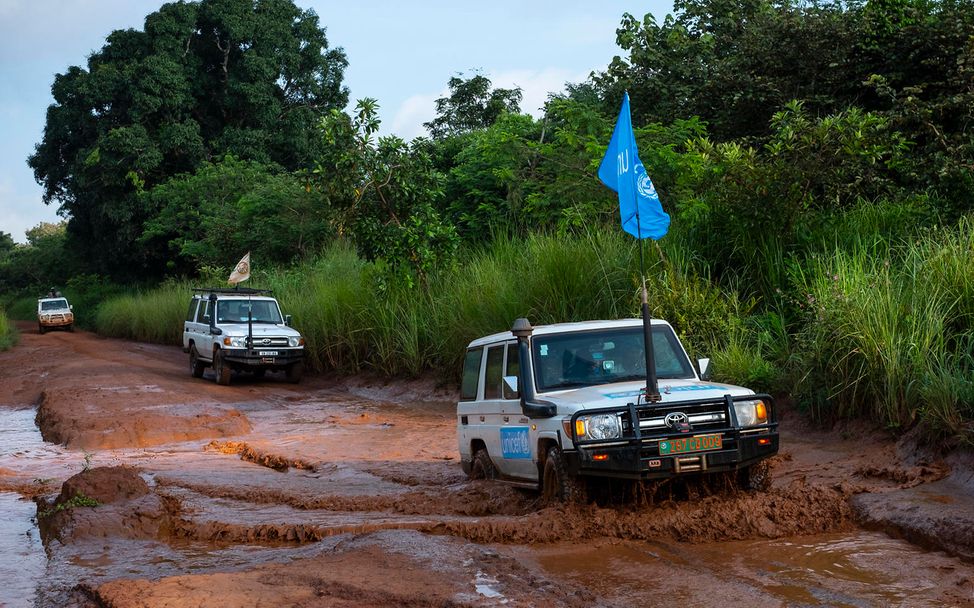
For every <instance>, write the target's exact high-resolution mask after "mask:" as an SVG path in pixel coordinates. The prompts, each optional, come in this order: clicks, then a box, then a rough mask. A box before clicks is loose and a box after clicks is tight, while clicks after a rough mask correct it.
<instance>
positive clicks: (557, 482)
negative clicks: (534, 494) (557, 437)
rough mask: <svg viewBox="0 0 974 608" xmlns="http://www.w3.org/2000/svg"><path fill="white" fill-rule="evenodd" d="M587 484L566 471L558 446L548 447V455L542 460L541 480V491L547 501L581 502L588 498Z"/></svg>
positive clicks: (562, 455)
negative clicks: (542, 473) (542, 472)
mask: <svg viewBox="0 0 974 608" xmlns="http://www.w3.org/2000/svg"><path fill="white" fill-rule="evenodd" d="M587 489H588V488H587V484H586V483H585V480H584V479H580V478H579V477H576V476H575V475H572V474H571V473H569V472H568V467H567V466H565V456H564V454H562V452H561V450H560V449H558V446H554V445H553V446H551V447H550V448H548V455H547V457H546V458H545V462H544V475H543V477H542V480H541V491H542V495H543V496H544V499H545V500H546V501H548V502H566V503H569V504H582V503H584V502H586V501H587V499H588V492H587Z"/></svg>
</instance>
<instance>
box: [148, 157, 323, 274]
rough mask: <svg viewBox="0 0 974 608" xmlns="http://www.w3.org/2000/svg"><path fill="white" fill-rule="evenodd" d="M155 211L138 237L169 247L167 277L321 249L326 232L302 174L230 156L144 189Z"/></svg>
mask: <svg viewBox="0 0 974 608" xmlns="http://www.w3.org/2000/svg"><path fill="white" fill-rule="evenodd" d="M141 198H142V199H143V200H144V201H145V202H146V206H147V207H149V208H152V209H158V210H159V211H158V213H157V214H156V215H155V216H154V217H152V218H151V219H150V220H148V221H147V222H146V225H145V231H144V232H143V233H142V235H141V236H140V237H139V243H140V244H143V245H146V246H147V247H149V248H152V249H153V250H156V251H167V250H168V255H167V256H166V257H165V258H163V259H162V260H160V262H164V264H165V268H166V270H167V271H168V272H167V274H170V275H179V274H182V275H187V274H195V273H196V272H197V270H198V269H199V268H201V267H204V266H214V265H225V264H229V263H232V262H236V260H238V259H239V258H240V256H241V255H242V254H243V252H246V251H250V252H251V253H252V258H251V259H253V260H260V261H261V262H263V263H278V264H280V263H287V262H290V261H292V260H293V259H295V258H302V257H306V256H308V255H310V254H311V253H312V252H314V251H317V250H318V249H319V248H320V247H321V246H322V244H323V243H324V242H325V241H326V239H327V238H328V237H330V236H331V234H332V232H331V228H330V227H329V219H330V214H329V210H328V208H327V207H325V206H324V205H323V204H322V202H321V200H320V199H319V197H318V195H317V193H314V192H312V191H311V188H310V187H309V186H308V184H307V181H306V180H304V179H301V178H300V177H299V176H296V175H293V174H289V173H284V172H281V171H279V170H278V171H275V170H273V169H272V168H271V167H269V166H267V165H263V164H261V163H257V162H254V161H241V160H238V159H236V158H234V157H232V156H227V157H226V158H224V159H223V160H222V161H221V162H219V163H205V164H204V165H202V166H201V167H200V168H199V169H198V170H197V171H196V173H193V174H186V175H179V176H176V177H174V178H172V179H170V180H169V181H167V182H165V183H163V184H160V185H158V186H156V187H155V188H153V189H152V190H150V191H149V192H146V193H144V194H142V195H141Z"/></svg>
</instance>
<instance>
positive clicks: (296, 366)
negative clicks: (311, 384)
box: [284, 361, 304, 384]
mask: <svg viewBox="0 0 974 608" xmlns="http://www.w3.org/2000/svg"><path fill="white" fill-rule="evenodd" d="M284 375H285V376H286V377H287V381H288V382H290V383H291V384H297V383H298V382H301V376H303V375H304V363H303V362H301V361H298V362H297V363H292V364H291V365H289V366H287V371H285V372H284Z"/></svg>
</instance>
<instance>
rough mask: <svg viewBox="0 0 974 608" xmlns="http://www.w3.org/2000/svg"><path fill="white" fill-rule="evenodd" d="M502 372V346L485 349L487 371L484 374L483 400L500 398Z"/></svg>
mask: <svg viewBox="0 0 974 608" xmlns="http://www.w3.org/2000/svg"><path fill="white" fill-rule="evenodd" d="M503 371H504V345H503V344H500V345H498V346H491V347H490V348H488V349H487V370H486V371H485V372H484V399H500V398H501V382H502V380H501V375H502V372H503Z"/></svg>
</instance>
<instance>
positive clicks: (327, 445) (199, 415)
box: [0, 330, 974, 606]
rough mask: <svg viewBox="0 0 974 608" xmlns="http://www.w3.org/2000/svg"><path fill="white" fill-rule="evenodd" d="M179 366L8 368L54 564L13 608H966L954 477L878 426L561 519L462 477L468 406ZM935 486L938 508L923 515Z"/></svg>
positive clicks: (42, 361)
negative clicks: (462, 423)
mask: <svg viewBox="0 0 974 608" xmlns="http://www.w3.org/2000/svg"><path fill="white" fill-rule="evenodd" d="M55 353H57V356H55ZM183 359H184V356H183V354H182V353H181V352H179V351H178V349H168V348H165V347H157V346H146V345H138V344H131V343H127V342H118V341H110V340H104V339H101V338H97V337H95V336H92V335H90V334H85V333H81V332H79V333H76V334H66V333H65V334H47V335H45V336H39V335H34V334H31V333H30V332H29V331H26V330H25V333H24V334H23V336H22V343H21V345H20V346H18V347H17V348H15V349H14V350H12V351H9V352H7V353H3V354H2V355H0V364H2V365H0V369H2V371H0V391H2V393H3V394H5V395H9V396H10V397H8V401H9V402H8V403H5V404H4V407H3V408H2V410H0V412H3V413H0V415H7V416H10V418H5V420H7V419H10V420H13V419H18V420H20V419H22V418H27V419H30V415H31V414H32V413H34V415H35V416H36V420H37V422H38V423H39V424H40V427H41V428H40V430H37V429H35V430H34V433H36V435H30V433H28V432H27V431H24V432H23V433H21V436H20V437H19V438H17V437H13V436H11V438H10V439H11V442H8V443H6V444H3V446H2V447H3V451H2V456H0V458H2V460H3V462H0V489H3V490H5V491H7V492H11V493H16V494H18V495H21V496H32V497H33V496H36V497H37V500H38V504H39V506H38V509H39V511H40V512H41V513H42V515H43V517H41V520H42V522H43V525H42V526H41V528H43V529H44V533H45V537H46V549H47V553H46V555H45V557H44V572H43V574H41V575H39V576H38V579H37V581H36V585H35V587H34V595H33V597H30V598H20V597H11V598H6V597H4V598H3V601H6V602H7V603H8V604H10V605H12V606H13V605H20V604H18V603H17V602H25V603H23V605H32V604H33V603H36V604H37V605H40V606H55V605H57V606H60V605H71V604H74V605H78V606H85V605H104V606H144V605H150V606H151V605H162V604H163V603H164V602H170V605H180V603H183V604H187V605H214V606H216V605H220V606H232V605H253V604H254V603H255V602H256V601H257V600H258V599H259V600H261V601H265V602H267V603H272V604H273V603H276V604H283V605H318V606H344V605H364V604H365V605H379V606H386V605H388V606H393V605H395V606H399V605H407V606H434V605H436V606H442V605H501V604H503V605H515V606H529V605H552V606H559V605H561V606H590V605H607V606H614V605H631V603H632V602H634V601H648V600H649V599H650V598H659V597H660V594H663V595H664V596H665V597H668V598H673V599H684V600H705V599H707V598H712V597H714V596H715V595H719V596H721V597H726V598H730V599H728V600H727V601H728V602H730V603H728V604H727V605H748V606H755V605H757V606H761V605H767V606H780V605H788V604H801V605H829V606H832V605H930V606H935V605H968V604H972V603H974V570H972V567H971V564H970V562H967V561H964V560H963V559H959V558H958V557H957V556H958V555H961V556H963V555H964V553H963V550H965V549H963V547H965V546H968V547H969V545H967V543H966V541H964V540H963V539H964V535H963V533H958V532H957V530H958V527H960V528H961V529H963V528H965V527H966V526H968V525H970V524H969V523H965V522H964V521H963V518H962V517H957V516H952V515H950V510H949V509H944V508H942V507H943V505H944V504H946V503H945V500H949V501H951V502H950V504H951V505H954V506H955V507H956V511H957V512H962V511H963V510H964V509H965V508H966V507H965V505H967V504H969V503H967V502H966V501H968V500H970V498H969V494H968V491H969V483H967V482H965V480H964V477H963V475H964V473H965V471H964V467H963V466H962V463H961V465H958V464H956V463H954V462H952V461H950V460H948V461H944V462H940V461H936V460H931V459H929V458H926V459H925V457H921V456H919V455H917V454H916V453H911V452H910V450H909V449H907V448H906V447H905V446H904V445H900V446H897V445H896V444H895V443H891V442H890V441H889V440H888V439H887V438H885V437H884V436H882V435H881V434H880V433H875V432H872V431H869V430H868V429H852V430H853V431H854V432H850V429H845V430H844V432H843V431H837V432H833V433H822V432H819V431H816V430H814V429H811V428H807V427H805V426H803V425H802V423H801V421H800V419H798V418H797V416H794V415H788V416H786V418H785V420H784V421H783V425H782V429H783V430H782V434H783V440H782V445H783V449H782V454H781V456H780V457H779V458H778V459H777V460H776V463H775V468H776V481H775V484H774V487H773V488H772V490H771V491H770V492H768V493H766V494H748V493H740V492H722V491H720V490H719V489H716V490H714V491H712V492H704V491H699V492H698V491H693V490H690V491H688V490H686V489H676V490H674V491H672V492H670V493H669V494H667V493H665V492H664V493H657V494H656V495H654V497H652V500H647V499H646V497H642V499H639V498H633V499H629V500H620V501H615V502H612V501H610V502H609V503H608V504H602V505H589V506H587V507H584V508H568V507H550V506H545V505H541V504H539V502H538V499H537V496H536V495H535V494H532V493H530V492H523V491H519V490H514V489H511V488H508V487H506V486H501V485H498V484H491V483H484V482H469V481H467V480H466V479H465V477H464V476H463V475H462V473H461V472H460V470H459V466H458V465H457V462H456V448H455V438H454V437H455V436H454V421H453V414H452V408H453V405H452V404H451V403H450V402H449V401H448V400H447V399H448V396H446V395H443V394H442V393H440V392H437V391H436V390H435V388H434V387H431V386H428V385H423V384H412V385H409V386H406V385H404V384H392V385H388V384H387V385H376V384H375V383H371V382H368V381H358V382H343V383H336V382H331V381H329V380H327V379H324V378H311V379H310V382H306V383H304V384H302V385H299V386H293V385H288V384H284V383H283V382H282V381H279V380H277V379H275V378H271V377H268V379H266V380H263V381H259V382H258V381H255V380H248V379H241V382H239V383H236V384H235V385H233V386H231V387H217V386H216V385H215V384H213V383H212V382H211V381H207V380H206V379H204V380H196V379H192V378H191V377H190V375H189V373H188V371H187V370H186V369H184V368H185V367H186V366H185V361H184V360H183ZM25 408H28V409H25ZM29 408H37V409H36V410H32V409H29ZM17 416H19V417H20V418H17ZM18 424H23V421H21V422H20V423H18ZM44 439H58V440H59V441H61V442H63V443H65V444H66V446H62V447H59V446H57V445H53V444H52V443H51V442H46V441H44ZM17 442H19V444H18V443H17ZM28 444H29V445H28ZM82 469H87V470H86V471H83V472H82ZM968 471H969V470H968ZM72 477H74V479H73V481H72V482H71V483H69V484H67V485H65V484H64V482H65V481H66V480H67V479H69V478H72ZM88 477H91V478H92V479H86V478H88ZM98 479H100V481H98ZM938 484H939V485H938ZM948 484H949V487H948ZM133 488H135V489H133ZM942 488H947V489H942ZM921 492H928V494H929V497H930V500H931V503H930V504H931V505H932V508H930V509H925V508H924V507H923V506H922V505H921V506H916V505H917V502H916V500H920V499H916V496H917V495H919V493H921ZM89 493H90V494H95V495H97V497H95V496H89V495H88V494H89ZM79 495H83V496H85V497H86V498H88V499H90V500H91V501H93V502H95V503H97V505H98V506H87V505H89V504H92V503H91V502H87V503H86V501H84V500H81V499H79V498H77V497H78V496H79ZM55 496H60V501H61V502H60V503H59V502H57V501H56V500H55V498H54V497H55ZM907 497H911V498H910V499H909V500H908V499H907ZM944 497H946V498H944ZM72 500H74V504H70V505H69V506H61V507H60V508H59V505H68V504H69V503H70V502H71V501H72ZM870 501H872V502H873V503H874V505H870V504H868V503H869V502H870ZM911 501H912V502H911ZM864 503H866V504H864ZM898 506H900V507H902V508H901V509H899V510H898V509H897V507H898ZM903 510H906V511H907V512H910V513H914V514H916V513H922V512H928V513H929V514H930V517H929V519H928V520H926V521H927V523H926V524H923V523H922V522H923V521H924V519H923V518H922V517H916V516H914V517H913V519H912V521H918V522H921V524H922V526H927V527H928V528H929V529H930V530H940V529H946V528H945V526H953V527H952V528H951V529H952V533H951V534H949V535H945V534H941V535H940V537H939V538H947V537H948V536H949V538H950V539H951V540H952V541H953V542H955V543H957V544H959V546H960V548H958V547H946V548H947V549H950V551H952V553H950V554H948V553H946V552H944V551H942V550H940V548H938V542H939V541H938V540H937V538H938V536H937V535H929V536H928V537H926V538H925V539H924V540H923V541H922V542H923V544H922V546H918V545H916V544H911V543H909V542H906V541H904V540H902V539H900V538H896V537H894V536H904V537H907V538H909V535H908V534H905V533H904V532H903V531H902V530H903V529H904V528H907V529H908V528H909V525H911V524H910V522H907V523H906V524H903V523H902V522H899V521H897V522H894V521H893V519H894V514H895V513H899V512H903ZM882 511H887V512H889V513H890V514H889V515H886V516H882ZM967 512H968V513H971V512H974V510H968V511H967ZM864 523H868V528H869V529H868V530H867V529H864V527H863V524H864ZM887 531H890V532H892V533H893V534H894V536H890V535H889V534H887V533H886V532H887ZM913 540H917V539H913ZM958 540H959V541H960V542H959V543H958ZM691 579H692V580H693V581H694V584H693V585H687V584H685V583H683V582H680V581H686V580H691ZM0 593H3V592H0ZM207 602H212V603H209V604H208V603H207ZM734 602H739V603H738V604H735V603H734Z"/></svg>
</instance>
